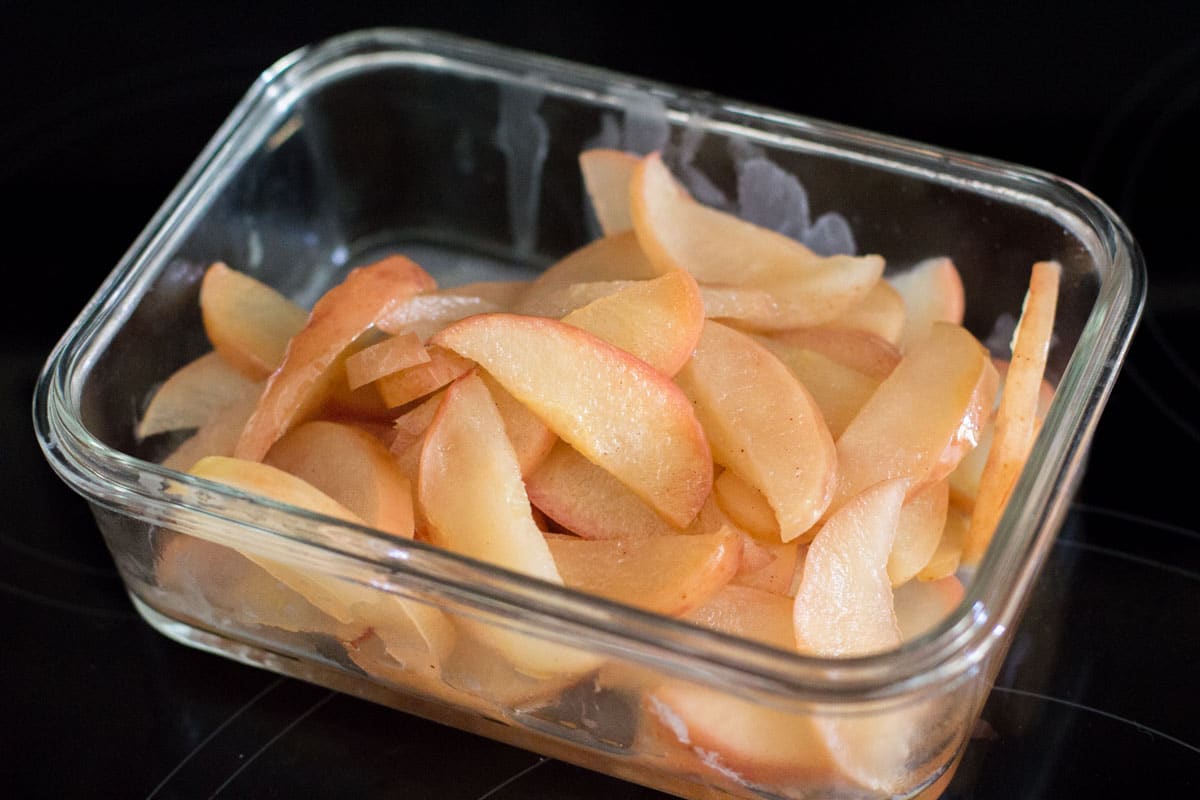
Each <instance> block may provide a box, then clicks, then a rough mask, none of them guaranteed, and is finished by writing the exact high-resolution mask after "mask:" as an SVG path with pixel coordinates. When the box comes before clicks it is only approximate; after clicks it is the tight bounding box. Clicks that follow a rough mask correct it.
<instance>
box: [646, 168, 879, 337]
mask: <svg viewBox="0 0 1200 800" xmlns="http://www.w3.org/2000/svg"><path fill="white" fill-rule="evenodd" d="M630 208H631V214H632V218H633V227H634V231H635V232H636V234H637V238H638V242H639V243H640V244H641V247H642V249H643V250H644V251H645V253H646V256H647V258H649V260H650V261H651V263H653V264H654V266H655V268H656V269H657V270H658V271H659V272H660V273H666V272H669V271H670V270H671V269H685V270H687V271H688V272H690V273H692V275H693V276H694V277H695V278H696V280H697V281H699V282H700V283H705V284H727V285H733V286H751V287H755V288H761V289H766V290H768V291H770V292H771V293H772V294H773V295H774V297H775V300H776V302H777V303H778V311H777V313H774V314H772V315H770V316H768V317H763V318H759V319H755V320H744V322H746V323H752V324H753V325H755V326H756V327H762V328H770V329H777V328H790V327H796V326H801V325H819V324H821V323H823V322H828V321H830V320H832V319H835V318H836V317H837V316H838V315H840V314H841V313H842V312H844V311H845V310H847V309H849V308H850V307H851V306H853V305H855V304H856V303H858V302H859V301H861V300H862V299H863V298H864V297H866V295H867V293H868V292H870V290H871V288H872V287H873V286H874V285H875V284H876V283H877V282H878V280H879V278H880V276H881V275H882V274H883V259H882V258H879V257H878V256H863V257H854V256H831V257H828V258H823V257H821V256H818V255H816V254H815V253H813V252H812V251H811V250H809V249H808V248H807V247H805V246H804V245H802V244H800V243H799V242H797V241H795V240H793V239H790V238H788V237H786V236H784V235H782V234H778V233H775V232H774V231H771V230H768V229H766V228H760V227H758V226H757V225H753V224H751V223H748V222H745V221H743V220H740V219H738V218H737V217H735V216H733V215H732V214H727V213H725V212H723V211H717V210H716V209H712V208H708V207H706V206H704V205H701V204H700V203H698V202H696V201H695V200H693V199H692V198H691V196H689V195H688V193H687V192H686V191H685V190H684V189H683V188H682V187H681V186H679V185H678V183H676V181H675V179H674V178H673V177H672V176H671V173H670V171H669V170H668V169H667V168H666V166H665V165H664V164H663V163H662V159H661V158H660V157H659V155H658V154H657V153H652V154H650V155H648V156H646V157H645V158H644V159H642V161H641V162H640V163H639V164H638V167H637V169H636V170H635V171H634V176H633V181H632V183H631V185H630Z"/></svg>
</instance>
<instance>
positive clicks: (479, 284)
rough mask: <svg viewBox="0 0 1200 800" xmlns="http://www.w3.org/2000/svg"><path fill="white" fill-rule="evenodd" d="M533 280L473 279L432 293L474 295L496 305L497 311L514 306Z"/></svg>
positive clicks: (461, 295) (507, 309)
mask: <svg viewBox="0 0 1200 800" xmlns="http://www.w3.org/2000/svg"><path fill="white" fill-rule="evenodd" d="M532 284H533V281H475V282H473V283H464V284H462V285H460V286H447V287H445V288H443V289H438V290H437V292H435V293H434V294H438V295H443V296H458V297H475V298H478V299H480V300H483V301H484V302H487V303H491V304H492V305H494V306H496V309H495V310H497V311H511V310H512V309H514V308H516V306H517V302H518V301H520V299H521V296H522V295H524V294H525V292H527V291H529V287H530V286H531V285H532Z"/></svg>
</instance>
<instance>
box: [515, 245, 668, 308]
mask: <svg viewBox="0 0 1200 800" xmlns="http://www.w3.org/2000/svg"><path fill="white" fill-rule="evenodd" d="M663 272H665V270H659V269H658V268H656V267H655V266H654V265H653V264H652V263H650V261H649V259H647V258H646V255H645V254H644V253H643V252H642V248H641V245H640V244H638V240H637V236H635V235H634V233H633V231H626V232H625V233H618V234H615V235H613V236H605V237H604V238H603V239H597V240H596V241H594V242H592V243H591V244H587V245H584V246H583V247H580V248H579V249H578V250H574V251H572V252H571V253H569V254H567V255H566V256H565V257H564V258H562V259H561V260H560V261H557V262H555V263H554V264H552V265H551V266H550V267H549V268H548V269H547V270H546V271H545V272H543V273H542V274H541V275H540V276H538V279H537V280H535V281H534V282H533V285H532V286H530V287H529V290H528V291H527V292H526V293H525V295H524V297H523V298H522V299H521V301H520V302H519V303H518V304H517V307H516V309H515V311H516V312H517V313H520V314H531V315H538V313H539V310H541V309H544V308H546V307H547V306H548V305H549V304H550V303H552V302H553V300H552V298H553V296H554V295H555V294H557V293H558V292H560V291H562V290H563V289H564V288H566V287H568V286H571V285H572V284H576V283H594V282H605V281H644V280H650V279H651V278H657V277H658V276H659V275H661V274H663Z"/></svg>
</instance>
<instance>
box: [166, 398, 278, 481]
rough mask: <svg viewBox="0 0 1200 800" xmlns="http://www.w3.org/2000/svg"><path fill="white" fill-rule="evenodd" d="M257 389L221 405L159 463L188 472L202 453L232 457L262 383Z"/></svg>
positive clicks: (204, 454)
mask: <svg viewBox="0 0 1200 800" xmlns="http://www.w3.org/2000/svg"><path fill="white" fill-rule="evenodd" d="M257 386H258V390H257V391H256V392H252V393H250V394H248V395H247V396H245V397H243V398H241V399H239V400H234V401H233V402H232V403H230V404H228V405H226V406H223V407H222V408H221V409H220V410H218V411H217V412H216V413H215V414H213V416H212V417H211V418H209V420H208V421H207V422H205V423H204V424H203V425H201V426H200V428H199V429H198V430H197V431H196V432H195V433H194V434H192V435H191V436H190V437H188V438H187V439H185V440H184V441H183V442H182V443H181V444H180V445H179V446H178V447H177V448H175V450H173V451H172V452H171V454H170V455H168V456H167V457H166V458H164V459H163V460H162V465H163V466H164V467H167V468H169V469H174V470H179V471H180V472H187V471H188V470H190V469H191V468H192V465H193V464H195V463H196V462H197V461H199V460H200V459H202V458H204V457H205V456H231V455H233V450H234V448H235V447H237V443H238V439H240V438H241V436H242V430H243V429H244V428H245V427H246V421H247V420H248V419H250V415H251V414H253V413H254V409H255V407H256V406H257V405H258V395H259V394H261V393H262V387H263V386H264V384H262V383H259V384H257Z"/></svg>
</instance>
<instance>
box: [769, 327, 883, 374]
mask: <svg viewBox="0 0 1200 800" xmlns="http://www.w3.org/2000/svg"><path fill="white" fill-rule="evenodd" d="M759 341H762V342H764V343H766V342H776V343H778V344H779V345H782V346H787V347H792V348H801V349H804V350H811V351H812V352H814V353H820V354H821V355H823V356H825V357H826V358H828V359H829V360H831V361H836V362H837V363H838V364H842V365H843V366H846V367H849V368H850V369H852V370H854V371H856V372H861V373H862V374H863V375H866V376H868V377H870V378H873V379H875V380H876V381H882V380H884V379H885V378H887V376H888V375H891V374H892V370H894V369H895V368H896V365H897V364H899V363H900V351H899V350H898V349H897V348H896V346H895V345H894V344H892V343H891V342H889V341H887V340H886V339H884V338H882V337H880V336H877V335H876V334H874V333H870V332H868V331H856V330H850V329H841V328H795V329H792V330H787V331H775V332H773V333H771V334H770V335H768V336H761V337H759ZM768 346H770V345H768Z"/></svg>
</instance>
